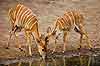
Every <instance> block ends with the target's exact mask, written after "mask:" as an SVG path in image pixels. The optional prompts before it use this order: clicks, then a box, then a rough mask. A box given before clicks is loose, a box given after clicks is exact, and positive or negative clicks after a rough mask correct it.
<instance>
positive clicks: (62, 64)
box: [5, 56, 91, 66]
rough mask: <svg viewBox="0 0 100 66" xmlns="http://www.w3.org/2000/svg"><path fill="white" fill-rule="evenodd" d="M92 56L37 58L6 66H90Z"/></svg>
mask: <svg viewBox="0 0 100 66" xmlns="http://www.w3.org/2000/svg"><path fill="white" fill-rule="evenodd" d="M90 64H91V57H89V56H79V57H78V56H77V57H69V58H68V57H65V56H63V57H57V58H49V59H47V60H41V59H39V60H35V61H31V60H30V61H28V62H22V61H20V62H17V63H13V64H9V65H5V66H90Z"/></svg>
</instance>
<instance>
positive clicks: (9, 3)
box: [0, 0, 100, 58]
mask: <svg viewBox="0 0 100 66" xmlns="http://www.w3.org/2000/svg"><path fill="white" fill-rule="evenodd" d="M18 3H22V4H24V5H26V6H28V7H29V8H31V9H32V11H33V13H34V14H35V15H36V16H37V18H38V20H39V30H40V32H41V33H46V29H47V27H48V26H53V25H54V22H55V20H56V18H57V17H58V16H61V15H63V13H64V12H65V10H69V9H71V10H78V11H80V13H82V14H83V15H84V17H85V20H84V24H85V25H84V27H85V30H86V31H87V32H88V35H89V38H90V41H91V43H92V44H93V45H94V46H95V47H98V48H99V47H100V30H99V29H100V22H99V20H100V19H99V18H100V0H0V57H1V58H8V57H16V56H20V55H23V54H24V53H23V52H20V51H19V50H18V49H17V48H15V47H16V43H15V42H14V39H12V41H11V42H10V49H9V50H7V49H4V48H5V46H6V43H7V39H8V37H9V30H10V24H9V20H8V10H9V8H11V7H15V6H16V5H17V4H18ZM77 36H78V37H77ZM19 39H20V40H21V41H20V44H21V45H22V47H23V48H24V49H25V50H27V49H26V48H27V44H26V41H25V39H24V35H23V33H22V34H20V37H19ZM60 39H62V36H61V38H60ZM78 42H79V35H78V34H77V33H75V32H74V31H72V32H70V36H69V40H68V46H69V47H70V48H74V46H78ZM33 43H34V42H33ZM83 45H84V44H83ZM58 46H60V47H62V41H60V42H58ZM72 46H73V47H72ZM58 49H59V47H58ZM32 50H33V52H34V51H36V50H37V49H36V45H35V43H34V44H33V49H32ZM36 52H37V51H36ZM26 53H27V52H26Z"/></svg>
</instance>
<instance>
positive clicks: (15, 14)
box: [7, 4, 46, 58]
mask: <svg viewBox="0 0 100 66" xmlns="http://www.w3.org/2000/svg"><path fill="white" fill-rule="evenodd" d="M8 16H9V20H10V23H11V27H12V30H11V31H10V37H9V39H8V43H7V46H8V47H9V41H10V39H11V36H12V35H15V38H16V39H17V40H18V37H17V36H16V33H17V32H21V30H22V29H23V30H24V32H25V37H26V39H27V43H28V45H29V55H30V56H32V52H31V45H32V41H31V35H32V32H33V33H34V37H35V39H36V41H37V43H38V44H37V46H38V51H39V53H40V55H41V56H42V57H43V58H45V56H46V46H45V42H44V41H43V40H42V39H41V38H40V33H39V30H38V20H37V18H36V16H34V15H33V12H32V10H31V9H29V8H28V7H26V6H24V5H21V4H18V5H17V6H16V7H15V8H11V9H9V13H8ZM17 43H19V42H18V41H17ZM18 47H19V49H21V46H20V44H18Z"/></svg>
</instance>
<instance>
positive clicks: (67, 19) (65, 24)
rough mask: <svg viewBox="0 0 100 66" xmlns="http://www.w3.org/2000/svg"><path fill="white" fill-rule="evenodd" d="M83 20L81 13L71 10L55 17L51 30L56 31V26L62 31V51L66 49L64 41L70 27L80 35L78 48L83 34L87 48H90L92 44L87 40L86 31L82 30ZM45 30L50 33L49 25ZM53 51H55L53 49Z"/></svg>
mask: <svg viewBox="0 0 100 66" xmlns="http://www.w3.org/2000/svg"><path fill="white" fill-rule="evenodd" d="M83 21H84V18H83V15H82V14H80V13H79V12H78V11H71V10H70V11H66V12H65V13H64V15H63V16H61V17H58V18H57V20H56V22H55V26H54V30H53V31H52V32H56V29H57V28H58V29H59V30H61V31H63V34H64V36H63V42H64V46H63V52H64V51H65V50H66V42H67V39H66V38H67V35H68V32H71V30H72V29H74V30H75V31H76V32H77V33H79V34H80V35H81V36H80V48H81V44H82V39H83V36H85V38H86V42H87V44H88V46H89V48H92V45H91V44H90V42H89V39H88V36H87V33H86V32H85V30H84V26H83ZM47 31H48V33H51V30H50V27H49V28H48V29H47ZM55 34H56V33H55ZM55 46H56V45H55ZM53 51H55V49H54V50H53Z"/></svg>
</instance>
